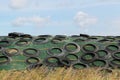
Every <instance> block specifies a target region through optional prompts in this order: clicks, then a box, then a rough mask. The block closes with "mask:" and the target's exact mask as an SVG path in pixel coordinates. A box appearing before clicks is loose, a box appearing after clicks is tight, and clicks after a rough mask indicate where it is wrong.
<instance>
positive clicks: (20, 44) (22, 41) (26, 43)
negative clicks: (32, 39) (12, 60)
mask: <svg viewBox="0 0 120 80" xmlns="http://www.w3.org/2000/svg"><path fill="white" fill-rule="evenodd" d="M23 43H24V44H23ZM15 44H16V45H17V46H26V45H28V44H29V42H28V41H26V40H19V41H17V42H16V43H15Z"/></svg>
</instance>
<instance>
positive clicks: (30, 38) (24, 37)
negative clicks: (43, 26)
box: [20, 34, 33, 41]
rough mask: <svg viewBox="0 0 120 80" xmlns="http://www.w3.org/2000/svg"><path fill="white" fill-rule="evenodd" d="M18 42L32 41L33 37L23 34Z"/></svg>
mask: <svg viewBox="0 0 120 80" xmlns="http://www.w3.org/2000/svg"><path fill="white" fill-rule="evenodd" d="M20 37H21V38H20V40H26V41H31V40H32V39H33V37H32V36H31V35H29V34H23V35H21V36H20Z"/></svg>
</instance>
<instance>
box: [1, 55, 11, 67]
mask: <svg viewBox="0 0 120 80" xmlns="http://www.w3.org/2000/svg"><path fill="white" fill-rule="evenodd" d="M0 58H5V59H6V60H7V61H4V62H0V65H3V64H8V63H10V61H11V60H10V57H7V56H0Z"/></svg>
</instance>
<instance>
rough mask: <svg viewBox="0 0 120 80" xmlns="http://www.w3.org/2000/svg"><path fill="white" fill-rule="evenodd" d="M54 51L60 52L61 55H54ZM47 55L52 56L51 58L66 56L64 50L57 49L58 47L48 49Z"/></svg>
mask: <svg viewBox="0 0 120 80" xmlns="http://www.w3.org/2000/svg"><path fill="white" fill-rule="evenodd" d="M54 49H57V50H59V51H60V53H59V54H54V53H52V50H54ZM47 53H48V55H50V56H63V55H64V51H63V49H61V48H57V47H56V48H50V49H48V50H47Z"/></svg>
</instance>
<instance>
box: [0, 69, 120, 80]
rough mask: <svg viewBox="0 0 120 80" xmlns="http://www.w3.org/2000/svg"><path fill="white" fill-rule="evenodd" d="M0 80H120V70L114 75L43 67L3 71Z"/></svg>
mask: <svg viewBox="0 0 120 80" xmlns="http://www.w3.org/2000/svg"><path fill="white" fill-rule="evenodd" d="M0 80H120V70H117V69H116V70H113V72H112V73H107V72H105V71H102V72H101V71H100V69H95V68H90V69H82V70H73V69H72V68H69V69H64V68H57V69H55V70H48V69H47V68H44V67H42V68H39V69H35V70H31V71H15V70H11V71H6V70H2V71H0Z"/></svg>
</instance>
